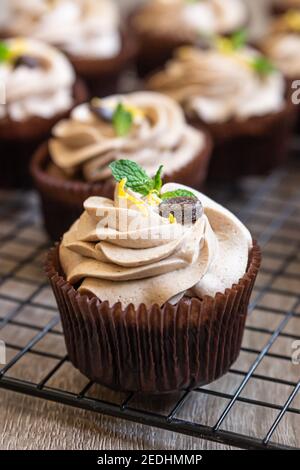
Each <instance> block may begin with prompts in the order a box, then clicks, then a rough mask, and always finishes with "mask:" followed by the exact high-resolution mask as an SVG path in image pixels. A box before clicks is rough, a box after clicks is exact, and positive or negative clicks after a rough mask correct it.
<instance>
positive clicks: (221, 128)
mask: <svg viewBox="0 0 300 470" xmlns="http://www.w3.org/2000/svg"><path fill="white" fill-rule="evenodd" d="M288 94H289V96H288V97H287V98H286V104H285V106H284V108H283V109H282V111H280V112H277V113H273V114H269V115H266V116H258V117H253V118H249V119H247V120H245V121H237V120H231V121H229V122H226V123H221V124H207V125H206V128H207V130H208V131H209V132H210V133H211V135H212V138H213V142H214V151H213V153H212V158H211V160H210V166H209V170H208V179H209V180H210V181H211V180H212V181H213V180H219V181H224V180H227V181H228V180H229V181H232V179H238V178H242V177H245V176H251V175H267V174H268V173H270V172H271V171H273V170H274V169H276V168H277V167H280V166H281V165H283V164H285V163H286V162H287V161H288V157H289V146H290V142H291V138H292V131H293V127H294V125H295V120H296V110H295V106H294V105H293V103H292V99H291V94H290V91H289V92H288ZM190 124H192V125H193V126H194V127H196V128H198V127H201V128H203V125H204V123H203V122H202V121H200V120H197V119H192V120H190Z"/></svg>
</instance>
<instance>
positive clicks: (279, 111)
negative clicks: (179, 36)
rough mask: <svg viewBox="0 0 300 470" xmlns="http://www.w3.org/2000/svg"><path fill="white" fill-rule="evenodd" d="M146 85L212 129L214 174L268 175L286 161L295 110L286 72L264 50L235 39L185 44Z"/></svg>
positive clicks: (224, 176)
mask: <svg viewBox="0 0 300 470" xmlns="http://www.w3.org/2000/svg"><path fill="white" fill-rule="evenodd" d="M146 86H147V87H148V88H150V89H152V90H156V91H160V92H161V93H166V94H167V95H169V96H170V97H172V98H174V99H175V100H177V101H178V103H180V104H181V105H182V106H183V108H184V110H185V112H186V116H187V117H188V120H189V122H190V123H192V124H193V125H194V126H195V127H198V126H206V128H207V129H208V130H209V131H210V133H211V134H212V136H213V138H214V144H215V147H214V153H213V157H212V159H211V165H210V169H209V177H210V179H220V180H222V181H224V180H225V179H228V180H231V179H232V178H239V177H242V176H246V175H251V174H265V173H267V172H269V171H270V170H272V169H274V168H275V167H276V166H278V165H280V164H282V163H283V162H285V160H286V158H287V150H288V143H289V138H290V135H291V128H292V124H293V121H294V109H293V105H292V103H291V99H290V96H287V90H286V83H285V80H284V77H283V76H282V74H281V73H280V72H279V71H277V70H276V69H275V68H274V67H273V65H272V64H271V63H270V62H269V60H268V59H266V58H265V57H264V56H262V55H261V54H260V53H259V52H258V51H256V50H254V49H252V48H250V47H247V46H245V45H244V44H242V43H241V42H240V43H236V42H235V41H234V38H216V40H215V44H214V46H213V47H211V48H210V49H207V50H205V51H204V50H200V49H196V48H192V47H184V48H181V49H179V50H178V51H177V52H176V54H175V56H174V59H173V60H171V61H170V62H169V63H168V64H167V66H166V67H165V69H164V70H162V71H161V72H158V73H157V74H154V75H153V76H152V77H150V79H149V80H148V81H147V84H146Z"/></svg>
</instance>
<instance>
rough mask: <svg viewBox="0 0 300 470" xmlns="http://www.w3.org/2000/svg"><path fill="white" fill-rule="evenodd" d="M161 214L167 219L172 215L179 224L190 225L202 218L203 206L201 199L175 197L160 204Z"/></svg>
mask: <svg viewBox="0 0 300 470" xmlns="http://www.w3.org/2000/svg"><path fill="white" fill-rule="evenodd" d="M159 213H160V215H161V216H162V217H166V218H168V217H169V215H170V214H171V215H173V216H174V217H175V219H176V221H177V222H178V223H180V224H182V225H190V224H194V223H195V222H196V221H197V220H198V219H200V217H202V215H203V206H202V204H201V202H200V201H199V199H196V198H194V197H186V196H185V197H174V198H171V199H166V200H165V201H163V202H161V203H160V205H159Z"/></svg>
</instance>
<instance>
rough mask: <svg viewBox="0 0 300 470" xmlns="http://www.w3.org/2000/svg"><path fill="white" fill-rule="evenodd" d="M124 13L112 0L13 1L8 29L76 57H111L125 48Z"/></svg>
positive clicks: (10, 4)
mask: <svg viewBox="0 0 300 470" xmlns="http://www.w3.org/2000/svg"><path fill="white" fill-rule="evenodd" d="M119 27H120V16H119V12H118V8H117V5H116V4H115V3H114V2H113V1H110V0H26V1H24V0H10V1H9V2H8V4H7V13H6V28H7V29H8V31H9V32H10V34H11V35H23V36H30V37H34V38H37V39H40V40H43V41H45V42H48V43H50V44H53V45H55V46H57V47H60V48H62V49H64V50H65V51H66V52H68V53H70V54H72V55H74V56H82V57H90V58H94V57H95V58H102V59H104V58H111V57H115V56H117V55H118V54H119V52H120V50H121V46H122V45H121V35H120V31H119Z"/></svg>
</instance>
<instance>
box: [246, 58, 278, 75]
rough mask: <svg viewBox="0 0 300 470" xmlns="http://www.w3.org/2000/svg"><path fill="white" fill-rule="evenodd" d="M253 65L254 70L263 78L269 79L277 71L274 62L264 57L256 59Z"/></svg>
mask: <svg viewBox="0 0 300 470" xmlns="http://www.w3.org/2000/svg"><path fill="white" fill-rule="evenodd" d="M251 65H252V67H253V70H254V71H255V72H256V73H258V74H259V75H261V76H262V77H267V76H268V75H270V74H271V73H272V72H274V70H275V67H274V65H273V64H272V62H270V60H269V59H267V58H266V57H264V56H258V57H255V59H254V60H253V62H252V64H251Z"/></svg>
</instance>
